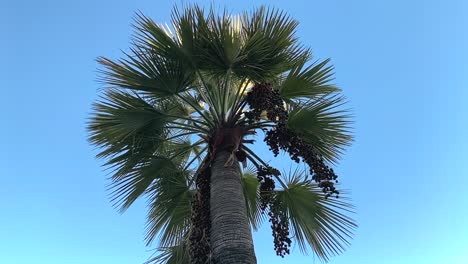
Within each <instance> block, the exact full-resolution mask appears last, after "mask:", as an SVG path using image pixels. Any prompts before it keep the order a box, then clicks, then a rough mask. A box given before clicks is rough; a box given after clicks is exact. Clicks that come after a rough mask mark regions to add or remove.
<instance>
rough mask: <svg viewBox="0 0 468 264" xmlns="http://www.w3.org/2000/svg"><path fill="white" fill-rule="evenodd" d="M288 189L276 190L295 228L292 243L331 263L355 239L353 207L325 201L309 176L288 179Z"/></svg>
mask: <svg viewBox="0 0 468 264" xmlns="http://www.w3.org/2000/svg"><path fill="white" fill-rule="evenodd" d="M286 182H287V183H286V184H287V187H286V188H283V189H280V190H276V191H275V197H276V199H279V201H281V203H282V205H283V206H284V208H285V210H286V212H287V216H288V219H289V222H290V227H292V234H293V236H292V239H293V241H295V242H297V244H298V245H299V248H300V250H301V251H302V252H304V253H305V252H307V250H308V249H311V250H312V251H313V252H314V253H315V254H317V256H318V257H319V258H321V259H322V260H324V261H327V260H328V259H329V257H330V256H332V255H337V254H339V253H341V252H342V251H344V250H345V248H346V247H347V246H348V245H349V240H350V239H351V238H352V234H353V230H354V229H355V228H356V227H357V225H356V223H355V222H354V220H353V219H352V218H350V217H349V216H348V215H347V214H349V213H352V212H353V206H352V205H350V204H348V203H346V202H344V201H343V198H340V199H339V200H338V199H334V198H328V199H325V197H324V195H323V193H322V191H321V189H320V188H318V187H317V186H316V185H315V184H313V183H312V182H311V181H310V180H307V179H306V177H305V174H297V173H296V174H294V175H292V176H290V177H288V178H287V179H286Z"/></svg>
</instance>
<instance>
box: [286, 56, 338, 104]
mask: <svg viewBox="0 0 468 264" xmlns="http://www.w3.org/2000/svg"><path fill="white" fill-rule="evenodd" d="M301 57H302V58H306V56H301ZM306 62H307V61H306V60H303V61H302V62H301V63H299V64H298V65H296V66H295V67H294V68H293V69H291V71H289V72H288V74H287V75H286V77H285V78H284V81H283V82H282V83H281V84H280V86H279V90H280V93H281V96H282V97H283V98H284V99H287V100H292V99H303V98H305V99H317V98H318V97H320V96H323V95H327V94H330V93H333V92H338V91H340V89H339V88H337V87H336V86H334V85H332V84H330V82H331V80H332V78H333V66H330V65H328V63H329V62H330V60H329V59H327V60H324V61H322V62H320V63H312V64H311V65H309V66H305V63H306Z"/></svg>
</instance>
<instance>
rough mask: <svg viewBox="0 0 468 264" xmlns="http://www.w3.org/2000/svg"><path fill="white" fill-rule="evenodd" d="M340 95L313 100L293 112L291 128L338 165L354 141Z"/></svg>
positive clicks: (290, 121) (289, 124)
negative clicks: (344, 151)
mask: <svg viewBox="0 0 468 264" xmlns="http://www.w3.org/2000/svg"><path fill="white" fill-rule="evenodd" d="M344 103H345V99H344V98H343V97H339V96H332V97H322V98H320V99H316V100H309V101H307V102H305V103H304V104H301V105H296V107H294V108H293V109H292V111H291V112H290V114H289V118H288V123H287V125H288V127H289V128H291V129H293V130H294V131H296V132H298V133H299V135H300V136H301V138H302V139H304V140H306V141H307V142H309V143H310V144H311V145H312V146H313V147H314V148H315V150H316V151H317V152H318V153H319V154H321V155H322V156H323V157H324V158H325V159H326V160H328V161H330V162H336V161H337V159H338V158H339V156H340V154H341V153H342V151H343V149H344V147H346V146H348V145H349V144H350V142H351V140H352V136H351V134H350V124H351V121H350V115H349V113H348V111H347V110H343V109H341V108H340V107H341V106H342V105H343V104H344Z"/></svg>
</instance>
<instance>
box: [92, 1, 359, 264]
mask: <svg viewBox="0 0 468 264" xmlns="http://www.w3.org/2000/svg"><path fill="white" fill-rule="evenodd" d="M135 21H136V23H135V35H134V38H133V42H132V46H131V48H130V51H129V52H126V53H125V54H124V57H123V58H122V59H119V60H111V59H107V58H104V57H100V58H98V62H99V63H100V64H101V65H102V70H101V80H102V81H103V83H105V84H106V89H105V92H104V94H103V95H102V97H101V99H100V100H99V101H98V102H96V103H95V105H94V112H93V115H92V117H91V118H90V121H89V126H88V129H89V131H90V137H89V139H90V142H91V143H92V144H94V145H96V146H98V147H99V148H100V152H99V153H98V155H97V156H98V157H99V158H104V159H105V160H106V163H105V165H106V166H108V167H109V168H112V170H113V173H112V177H111V180H112V181H111V194H112V201H113V202H114V204H115V206H117V207H118V208H120V209H121V210H122V211H124V210H125V209H127V208H128V207H129V206H131V205H132V203H133V202H134V201H135V200H136V199H138V198H139V197H141V196H146V197H147V198H148V201H149V205H148V206H149V211H148V224H147V227H146V241H147V243H148V244H151V243H152V242H153V241H157V242H158V248H159V249H160V254H159V255H157V256H156V257H154V258H153V259H151V260H150V261H149V262H152V261H155V262H160V263H187V262H189V261H191V262H192V263H202V262H204V261H207V259H209V256H210V250H211V249H210V243H211V242H210V236H209V233H210V229H211V228H212V227H211V222H210V210H209V208H210V188H211V187H210V184H211V180H210V179H211V178H210V177H211V176H210V173H211V167H212V165H213V161H214V159H215V157H216V155H218V153H220V152H221V151H227V152H228V153H229V156H228V158H227V159H226V161H225V166H230V165H232V164H237V162H238V161H239V162H241V163H242V164H244V166H243V169H242V176H241V182H242V190H243V195H244V197H245V206H246V209H247V210H246V214H247V216H248V219H249V222H250V225H251V226H252V227H253V228H257V227H258V226H259V225H260V224H261V222H262V221H263V220H265V219H266V218H269V219H270V221H271V223H272V224H271V225H272V233H273V237H274V245H275V250H276V253H277V254H278V255H280V256H284V255H285V254H287V253H289V246H290V245H291V243H297V244H298V245H299V248H300V249H301V251H304V252H305V251H307V250H308V249H311V250H312V251H313V252H315V253H316V254H317V255H318V256H319V257H320V258H322V259H324V260H327V259H328V258H329V256H331V255H334V254H338V253H340V252H341V251H342V250H343V249H344V248H345V246H346V245H347V244H348V240H349V238H351V236H352V230H353V229H354V228H355V227H356V224H355V223H354V221H353V220H352V219H351V218H349V217H348V216H347V215H346V212H347V211H348V212H349V211H350V210H351V209H352V207H351V205H350V204H348V203H347V202H345V201H343V199H342V198H340V199H336V197H335V196H338V194H339V192H338V190H337V189H336V188H335V185H334V183H335V181H336V177H337V176H336V174H335V173H334V172H333V169H331V168H330V165H331V164H335V163H336V161H337V160H338V159H339V156H340V154H341V153H342V151H343V149H344V147H346V146H347V145H348V144H349V143H350V141H351V136H350V134H349V123H350V121H349V114H348V112H347V111H345V110H342V105H343V103H344V99H343V97H342V96H340V89H338V88H337V87H335V86H334V85H332V84H330V81H331V80H332V71H333V68H332V67H331V66H329V60H324V61H316V62H313V63H311V60H312V56H311V52H310V50H309V49H308V48H306V47H304V46H301V45H300V44H299V43H298V40H297V38H296V37H295V29H296V27H297V25H298V23H297V21H295V20H293V19H291V18H290V17H289V16H287V15H286V14H285V13H283V12H280V11H278V10H274V9H267V8H263V7H262V8H259V9H256V10H254V11H253V12H246V13H244V14H242V15H238V16H234V15H231V14H229V13H227V12H224V13H222V14H220V15H217V14H216V13H215V11H213V10H212V9H211V10H209V11H208V12H206V11H205V10H203V9H202V8H200V7H198V6H191V7H187V8H185V9H183V10H179V9H174V11H173V13H172V20H171V22H172V23H171V26H169V25H162V24H157V23H155V22H154V21H153V20H151V19H150V18H148V17H146V16H144V15H142V14H138V15H137V18H136V20H135ZM259 131H263V133H262V134H263V135H265V138H264V141H265V142H266V143H267V145H268V146H269V148H270V149H271V151H272V152H273V153H274V154H275V155H278V153H279V152H280V151H285V152H286V153H289V155H290V156H291V158H292V160H294V161H296V162H303V163H305V164H306V165H308V168H309V169H307V170H306V171H302V170H298V169H297V170H293V171H290V172H289V173H280V172H279V171H278V170H276V169H275V168H272V167H271V166H269V165H268V164H267V163H266V162H265V161H264V160H263V159H262V157H260V156H258V155H257V154H256V153H255V151H254V150H253V149H252V147H251V146H252V145H253V144H255V139H257V138H256V135H257V132H259ZM246 164H249V166H248V167H246V166H245V165H246ZM236 166H237V165H236ZM330 196H333V197H331V198H329V197H330ZM327 198H329V199H327ZM194 242H196V243H194ZM200 256H201V257H200ZM206 256H208V257H206ZM189 259H190V260H189ZM197 261H198V262H197Z"/></svg>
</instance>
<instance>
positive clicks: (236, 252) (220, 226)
mask: <svg viewBox="0 0 468 264" xmlns="http://www.w3.org/2000/svg"><path fill="white" fill-rule="evenodd" d="M229 156H230V153H229V152H228V151H220V152H218V153H217V154H216V157H215V158H214V162H213V164H212V168H211V192H210V193H211V198H210V214H211V248H212V251H213V261H214V263H215V264H231V263H236V264H255V263H257V259H256V257H255V252H254V247H253V240H252V232H251V230H250V223H249V220H248V217H247V208H246V206H245V199H244V194H243V190H242V185H241V172H240V168H239V163H238V162H237V160H234V162H233V163H232V165H230V166H228V167H224V164H225V163H226V161H227V160H228V158H229Z"/></svg>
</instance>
